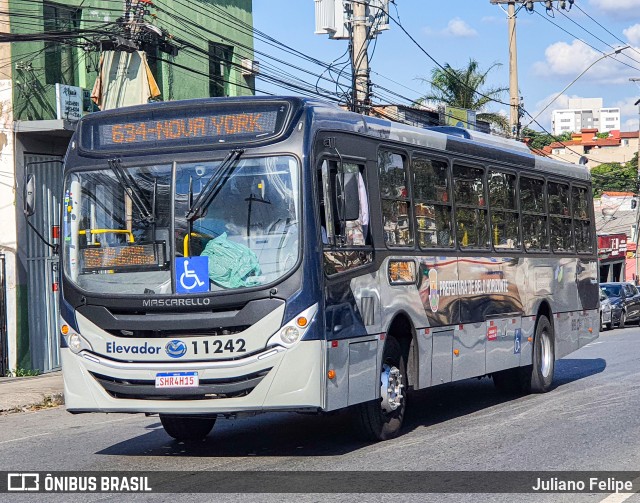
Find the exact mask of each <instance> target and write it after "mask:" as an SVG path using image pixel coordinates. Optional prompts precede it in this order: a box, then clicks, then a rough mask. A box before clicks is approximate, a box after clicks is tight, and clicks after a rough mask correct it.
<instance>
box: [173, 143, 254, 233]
mask: <svg viewBox="0 0 640 503" xmlns="http://www.w3.org/2000/svg"><path fill="white" fill-rule="evenodd" d="M243 153H244V150H240V149H239V150H232V151H231V152H229V153H228V154H227V157H225V158H224V161H222V163H221V164H220V166H219V167H218V170H217V171H216V173H215V174H214V175H213V176H212V177H211V178H209V181H208V182H207V183H206V184H205V186H204V187H203V188H202V190H201V191H200V194H198V197H196V200H195V201H193V204H191V207H190V208H189V211H187V213H186V214H185V218H186V219H187V221H188V222H193V221H194V220H197V219H199V218H202V216H203V210H204V209H205V208H206V207H207V206H209V204H211V201H213V200H214V199H215V197H216V196H217V195H218V192H220V189H221V188H222V184H223V183H224V180H225V179H226V178H227V177H228V176H229V175H231V173H233V170H234V169H235V167H236V165H237V162H238V160H239V159H240V156H241V155H242V154H243ZM191 195H192V191H191V186H189V197H190V198H191Z"/></svg>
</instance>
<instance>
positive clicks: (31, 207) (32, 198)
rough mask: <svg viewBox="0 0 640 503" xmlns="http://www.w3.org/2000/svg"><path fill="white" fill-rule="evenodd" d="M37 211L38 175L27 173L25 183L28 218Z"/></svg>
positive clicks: (25, 210)
mask: <svg viewBox="0 0 640 503" xmlns="http://www.w3.org/2000/svg"><path fill="white" fill-rule="evenodd" d="M35 212H36V175H34V174H33V173H31V174H29V175H27V177H26V179H25V183H24V214H25V216H26V217H27V218H28V217H30V216H31V215H33V214H34V213H35Z"/></svg>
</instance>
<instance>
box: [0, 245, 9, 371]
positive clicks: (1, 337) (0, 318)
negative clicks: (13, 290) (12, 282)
mask: <svg viewBox="0 0 640 503" xmlns="http://www.w3.org/2000/svg"><path fill="white" fill-rule="evenodd" d="M8 350H9V344H8V343H7V267H6V261H5V256H4V254H3V253H0V377H2V376H5V375H7V370H9V355H8Z"/></svg>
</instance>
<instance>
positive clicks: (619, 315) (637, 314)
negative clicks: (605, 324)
mask: <svg viewBox="0 0 640 503" xmlns="http://www.w3.org/2000/svg"><path fill="white" fill-rule="evenodd" d="M600 288H601V289H602V290H604V293H606V294H607V297H609V301H610V302H611V307H612V313H611V314H612V323H615V324H617V325H618V326H619V327H620V328H622V327H624V326H625V325H626V324H627V323H629V322H634V321H635V322H637V321H640V292H638V289H637V288H636V287H635V285H633V284H631V283H622V282H620V283H600Z"/></svg>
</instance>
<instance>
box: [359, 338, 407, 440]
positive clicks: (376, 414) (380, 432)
mask: <svg viewBox="0 0 640 503" xmlns="http://www.w3.org/2000/svg"><path fill="white" fill-rule="evenodd" d="M396 370H397V371H399V374H400V375H399V376H397V374H395V372H396ZM389 374H391V375H396V379H395V380H394V382H396V384H399V387H397V386H396V387H395V388H394V389H395V390H396V391H397V390H398V389H399V391H400V392H399V393H397V394H393V395H392V396H391V397H390V398H391V400H388V401H387V402H386V407H387V408H386V409H385V403H384V400H383V397H380V398H378V399H377V400H373V401H370V402H365V403H362V404H359V405H357V406H356V407H355V410H354V414H355V419H356V423H357V426H358V427H359V430H360V433H361V435H362V436H363V437H364V438H365V439H366V440H373V441H379V440H390V439H392V438H395V437H397V436H398V434H399V433H400V429H401V427H402V420H403V419H404V412H405V409H406V405H407V398H406V392H407V372H406V365H405V357H404V355H403V354H402V348H401V347H400V343H399V342H398V341H397V339H395V338H394V337H392V336H387V340H386V341H385V345H384V352H383V354H382V367H381V368H380V381H379V385H380V387H382V381H383V376H384V375H389ZM385 380H386V378H385ZM381 393H382V391H381ZM394 405H395V406H396V408H395V409H394V410H389V409H390V408H391V407H392V406H394Z"/></svg>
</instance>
